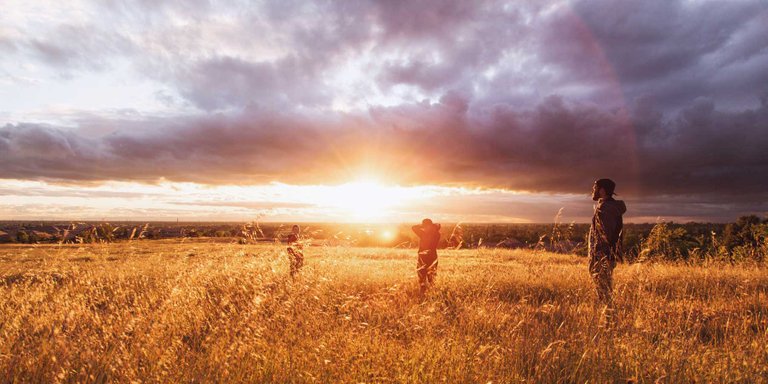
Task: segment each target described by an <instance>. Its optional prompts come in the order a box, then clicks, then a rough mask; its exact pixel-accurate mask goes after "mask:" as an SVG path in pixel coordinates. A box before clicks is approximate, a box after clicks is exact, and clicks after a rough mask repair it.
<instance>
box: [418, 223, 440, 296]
mask: <svg viewBox="0 0 768 384" xmlns="http://www.w3.org/2000/svg"><path fill="white" fill-rule="evenodd" d="M411 229H412V230H413V232H414V233H415V234H416V236H418V237H419V259H418V261H417V262H416V274H417V275H418V276H419V292H420V293H421V295H422V296H423V295H424V293H426V291H427V289H428V288H429V287H430V286H432V285H433V284H434V283H435V278H436V277H437V245H438V243H439V241H440V224H436V223H433V222H432V220H430V219H424V220H422V221H421V225H414V226H413V227H412V228H411Z"/></svg>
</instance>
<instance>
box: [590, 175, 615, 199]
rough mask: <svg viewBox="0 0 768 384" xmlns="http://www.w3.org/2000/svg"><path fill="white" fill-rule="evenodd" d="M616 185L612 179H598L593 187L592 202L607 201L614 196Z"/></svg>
mask: <svg viewBox="0 0 768 384" xmlns="http://www.w3.org/2000/svg"><path fill="white" fill-rule="evenodd" d="M615 189H616V183H614V182H613V180H611V179H598V180H596V181H595V184H594V185H593V186H592V200H595V201H597V200H599V199H605V198H608V197H611V196H613V195H614V194H615V193H614V190H615Z"/></svg>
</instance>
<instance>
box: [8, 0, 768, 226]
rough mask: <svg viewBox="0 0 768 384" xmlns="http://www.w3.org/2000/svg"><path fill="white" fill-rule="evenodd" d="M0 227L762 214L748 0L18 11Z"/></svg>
mask: <svg viewBox="0 0 768 384" xmlns="http://www.w3.org/2000/svg"><path fill="white" fill-rule="evenodd" d="M2 8H3V11H2V12H0V220H2V219H5V220H10V219H13V220H70V219H71V220H175V219H180V220H225V221H250V220H261V221H395V222H404V221H414V220H419V219H420V218H422V217H427V216H428V217H433V218H435V219H436V220H440V221H451V222H456V221H463V222H551V221H553V220H555V217H556V216H558V215H559V216H558V219H559V220H563V221H575V222H586V221H588V220H589V219H590V217H591V214H592V210H593V202H592V201H591V199H590V196H589V193H590V192H591V186H592V183H593V182H594V180H595V179H597V178H603V177H609V178H611V179H613V180H614V181H616V183H617V188H616V192H617V193H618V196H617V198H619V199H623V200H625V201H626V202H627V205H628V212H627V214H626V215H625V220H627V221H630V222H656V221H659V220H665V221H678V222H685V221H720V222H723V221H733V220H735V219H736V218H738V217H739V216H741V215H745V214H757V215H759V216H765V215H766V214H768V38H766V36H768V3H766V2H765V1H764V0H754V1H751V0H733V1H708V0H680V1H677V0H649V1H642V2H624V1H622V2H616V1H613V0H595V1H540V0H536V1H481V0H479V1H472V2H469V1H448V0H446V1H397V0H387V1H383V0H382V1H365V0H360V1H292V0H279V1H204V0H186V1H172V0H171V1H163V2H157V1H149V0H144V1H142V0H137V1H119V0H114V1H100V0H93V1H82V0H71V1H67V2H59V1H51V2H45V1H34V0H23V1H16V0H4V1H3V5H2Z"/></svg>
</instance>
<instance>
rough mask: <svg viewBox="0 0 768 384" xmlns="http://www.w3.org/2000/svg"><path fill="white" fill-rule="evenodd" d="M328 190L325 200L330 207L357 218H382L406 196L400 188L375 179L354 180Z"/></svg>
mask: <svg viewBox="0 0 768 384" xmlns="http://www.w3.org/2000/svg"><path fill="white" fill-rule="evenodd" d="M328 192H329V194H328V196H327V201H326V202H327V204H328V205H329V206H330V207H333V208H335V209H337V210H338V211H339V213H341V214H344V215H347V216H349V217H350V218H353V219H359V220H373V219H379V218H382V217H384V216H386V215H388V214H390V213H391V212H390V210H391V209H392V208H393V207H395V206H396V205H398V204H401V203H403V202H404V200H405V199H406V198H407V196H406V194H405V193H403V192H402V190H401V189H399V188H397V187H391V186H386V185H383V184H381V183H379V182H378V181H375V180H356V181H353V182H349V183H346V184H342V185H339V186H336V187H331V188H330V189H329V191H328Z"/></svg>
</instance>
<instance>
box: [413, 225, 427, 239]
mask: <svg viewBox="0 0 768 384" xmlns="http://www.w3.org/2000/svg"><path fill="white" fill-rule="evenodd" d="M411 229H412V230H413V233H415V234H416V236H418V237H422V236H424V228H422V227H421V225H419V224H416V225H414V226H413V227H411Z"/></svg>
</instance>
